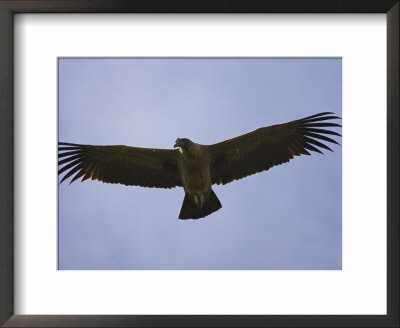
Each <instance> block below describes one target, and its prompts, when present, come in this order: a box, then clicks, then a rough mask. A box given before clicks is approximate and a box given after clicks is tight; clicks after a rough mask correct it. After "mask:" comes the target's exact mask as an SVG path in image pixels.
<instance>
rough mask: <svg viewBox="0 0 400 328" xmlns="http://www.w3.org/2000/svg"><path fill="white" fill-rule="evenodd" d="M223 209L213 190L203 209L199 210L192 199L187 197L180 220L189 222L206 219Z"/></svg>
mask: <svg viewBox="0 0 400 328" xmlns="http://www.w3.org/2000/svg"><path fill="white" fill-rule="evenodd" d="M221 207H222V205H221V203H220V201H219V199H218V197H217V195H216V194H215V193H214V191H213V190H211V192H210V195H209V196H208V199H207V200H206V202H205V203H204V205H203V207H201V208H198V207H197V206H196V205H195V204H193V203H192V201H191V200H190V198H189V197H188V196H187V195H185V198H184V199H183V204H182V208H181V212H180V213H179V219H181V220H187V219H200V218H204V217H205V216H207V215H209V214H211V213H213V212H215V211H218V210H219V209H220V208H221Z"/></svg>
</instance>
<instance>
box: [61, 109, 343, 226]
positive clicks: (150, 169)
mask: <svg viewBox="0 0 400 328" xmlns="http://www.w3.org/2000/svg"><path fill="white" fill-rule="evenodd" d="M331 114H332V113H320V114H315V115H312V116H308V117H306V118H303V119H300V120H295V121H292V122H288V123H284V124H279V125H272V126H268V127H263V128H259V129H257V130H255V131H253V132H249V133H247V134H245V135H242V136H239V137H236V138H232V139H229V140H226V141H223V142H220V143H217V144H214V145H200V144H197V143H194V142H193V141H191V140H189V139H186V138H182V139H181V138H178V139H177V140H176V142H175V145H174V147H175V148H178V149H170V150H167V149H149V148H137V147H128V146H91V145H79V144H71V143H62V142H60V143H59V145H60V146H61V147H59V151H60V154H59V158H64V159H62V160H60V161H59V165H64V166H63V167H62V168H61V169H60V170H59V174H61V173H63V172H66V174H65V176H64V177H63V178H62V180H61V182H63V181H64V180H65V179H67V178H69V177H71V176H73V175H74V176H73V178H72V180H71V182H73V181H75V180H76V179H78V178H82V181H85V180H87V179H92V180H99V181H102V182H106V183H120V184H124V185H128V186H142V187H156V188H173V187H177V186H181V187H183V189H184V191H185V198H184V200H183V204H182V208H181V212H180V214H179V218H180V219H198V218H202V217H205V216H207V215H209V214H211V213H213V212H215V211H217V210H219V209H220V208H221V207H222V206H221V203H220V201H219V199H218V198H217V196H216V195H215V193H214V191H213V190H212V185H213V184H226V183H229V182H231V181H233V180H237V179H242V178H244V177H246V176H248V175H251V174H254V173H257V172H261V171H265V170H268V169H270V168H271V167H273V166H275V165H280V164H283V163H286V162H289V161H290V160H291V159H293V158H294V157H295V156H299V155H310V153H309V152H308V151H313V152H319V153H322V152H321V151H320V150H319V149H318V148H317V147H320V148H324V149H328V150H331V149H330V148H329V147H328V146H326V145H325V144H324V143H322V142H321V141H326V142H330V143H336V144H337V142H336V141H335V140H333V139H331V138H329V137H327V136H326V135H336V136H340V134H338V133H336V132H334V131H331V130H330V129H326V127H340V125H339V124H336V123H331V122H329V120H331V119H338V117H337V116H332V115H331ZM319 140H321V141H319ZM61 182H60V183H61Z"/></svg>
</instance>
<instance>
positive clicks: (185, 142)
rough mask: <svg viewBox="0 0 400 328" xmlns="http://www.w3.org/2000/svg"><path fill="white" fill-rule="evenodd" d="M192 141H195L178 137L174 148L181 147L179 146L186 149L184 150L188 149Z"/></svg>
mask: <svg viewBox="0 0 400 328" xmlns="http://www.w3.org/2000/svg"><path fill="white" fill-rule="evenodd" d="M192 143H193V141H192V140H190V139H187V138H178V139H176V141H175V145H174V148H177V147H179V148H182V149H184V150H188V149H189V147H190V145H191V144H192Z"/></svg>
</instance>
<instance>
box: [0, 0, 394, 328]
mask: <svg viewBox="0 0 400 328" xmlns="http://www.w3.org/2000/svg"><path fill="white" fill-rule="evenodd" d="M399 8H400V5H399V0H267V1H263V0H228V1H227V0H191V1H190V0H89V1H82V0H58V1H55V0H27V1H20V0H0V150H1V156H0V324H2V326H3V327H167V326H171V327H203V326H204V327H241V326H245V327H399V278H398V277H399V202H398V200H399V149H400V147H399V91H398V90H399V39H400V38H399V28H400V25H399V11H400V9H399ZM16 13H385V14H386V16H387V315H326V316H325V315H289V316H283V315H251V316H246V315H212V316H208V315H193V316H190V315H93V316H91V315H15V314H14V306H13V303H14V297H13V291H14V288H13V284H14V270H13V213H14V211H13V210H14V209H13V207H14V203H13V193H14V186H13V174H14V171H13V165H14V162H13V148H14V147H13V140H14V139H13V133H14V129H13V124H14V121H13V117H14V116H13V27H14V23H13V20H14V14H16ZM365 288H368V286H365Z"/></svg>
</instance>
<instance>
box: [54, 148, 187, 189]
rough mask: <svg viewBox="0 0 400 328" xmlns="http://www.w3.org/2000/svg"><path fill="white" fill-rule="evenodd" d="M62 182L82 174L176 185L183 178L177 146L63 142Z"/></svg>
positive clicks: (117, 180)
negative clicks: (93, 144) (174, 147)
mask: <svg viewBox="0 0 400 328" xmlns="http://www.w3.org/2000/svg"><path fill="white" fill-rule="evenodd" d="M58 144H59V148H58V151H59V158H60V160H59V162H58V164H59V166H60V169H59V171H58V173H59V174H63V173H65V175H64V176H63V177H62V179H61V181H60V183H61V182H63V181H65V180H66V179H68V178H70V177H72V176H73V177H72V179H71V182H70V183H72V182H74V181H76V180H77V179H79V178H82V180H81V181H85V180H88V179H92V180H99V181H102V182H106V183H120V184H123V185H127V186H142V187H153V188H174V187H176V186H181V185H182V182H181V179H180V176H179V172H178V167H177V160H176V157H177V150H167V149H150V148H137V147H128V146H91V145H79V144H72V143H66V142H59V143H58Z"/></svg>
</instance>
